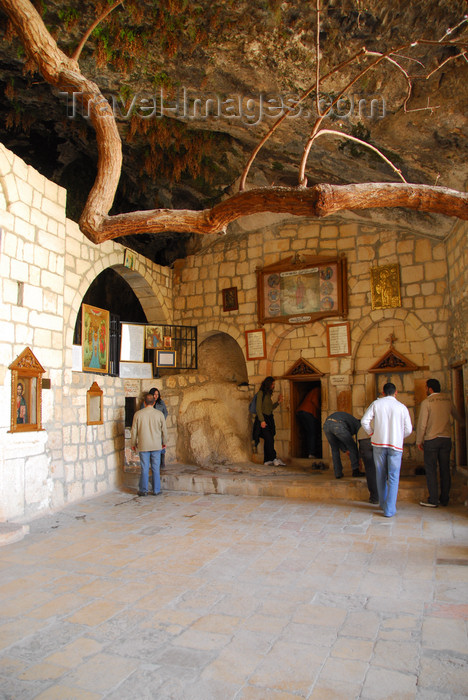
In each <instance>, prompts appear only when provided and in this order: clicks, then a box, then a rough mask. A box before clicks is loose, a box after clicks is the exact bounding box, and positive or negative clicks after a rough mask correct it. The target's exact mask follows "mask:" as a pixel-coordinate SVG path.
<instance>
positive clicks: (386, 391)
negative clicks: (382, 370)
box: [382, 382, 396, 396]
mask: <svg viewBox="0 0 468 700" xmlns="http://www.w3.org/2000/svg"><path fill="white" fill-rule="evenodd" d="M382 392H383V395H384V396H393V395H394V394H395V392H396V386H395V384H393V382H387V383H386V384H384V385H383V389H382Z"/></svg>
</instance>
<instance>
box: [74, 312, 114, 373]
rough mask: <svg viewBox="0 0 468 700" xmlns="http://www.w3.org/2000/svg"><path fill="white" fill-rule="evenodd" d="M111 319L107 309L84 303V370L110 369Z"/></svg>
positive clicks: (82, 321)
mask: <svg viewBox="0 0 468 700" xmlns="http://www.w3.org/2000/svg"><path fill="white" fill-rule="evenodd" d="M109 319H110V314H109V312H108V311H106V309H100V308H98V307H96V306H89V305H88V304H83V305H82V317H81V324H82V325H81V340H82V342H81V346H82V362H83V372H100V373H101V374H107V372H108V371H109Z"/></svg>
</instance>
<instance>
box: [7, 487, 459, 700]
mask: <svg viewBox="0 0 468 700" xmlns="http://www.w3.org/2000/svg"><path fill="white" fill-rule="evenodd" d="M0 600H1V608H0V698H3V699H8V700H29V699H32V698H35V699H40V700H56V699H66V700H100V699H101V698H106V700H143V699H146V698H148V699H150V698H151V699H154V698H155V699H157V700H169V699H172V700H215V699H216V700H231V699H232V700H234V699H235V700H265V699H271V700H297V698H313V699H314V700H325V699H327V700H328V699H329V700H339V699H341V698H343V700H350V699H352V698H363V699H369V700H377V699H378V700H380V699H384V698H392V699H398V700H403V699H405V700H406V699H408V700H411V699H412V698H418V699H419V698H421V699H422V698H424V699H425V700H449V699H450V700H457V699H459V698H466V697H468V640H467V620H468V510H467V508H466V507H464V506H454V507H449V508H445V509H444V508H438V509H425V508H421V507H419V506H418V505H417V504H414V503H407V502H403V503H400V504H399V511H398V514H397V516H396V517H395V518H391V519H387V518H384V517H383V516H382V515H381V513H380V511H378V509H376V507H375V506H371V505H369V504H368V503H365V502H361V503H359V502H357V503H356V502H354V503H347V502H343V501H341V502H327V503H319V502H314V501H306V500H288V499H285V498H252V497H245V496H229V495H209V496H203V495H202V496H201V495H199V494H187V493H182V492H165V493H164V494H163V495H162V496H159V497H156V498H155V497H149V496H148V497H146V498H137V497H134V495H133V494H130V493H126V492H122V491H120V492H119V491H114V492H112V493H110V494H106V495H104V496H99V497H97V498H94V499H92V500H89V501H86V502H84V503H81V504H79V505H75V506H73V507H69V508H67V509H66V510H64V511H62V512H60V513H57V514H55V515H53V516H48V517H46V518H41V519H38V520H36V521H34V522H32V523H30V534H29V535H27V536H26V537H25V538H24V539H23V540H22V541H20V542H17V543H14V544H9V545H7V546H4V547H1V548H0Z"/></svg>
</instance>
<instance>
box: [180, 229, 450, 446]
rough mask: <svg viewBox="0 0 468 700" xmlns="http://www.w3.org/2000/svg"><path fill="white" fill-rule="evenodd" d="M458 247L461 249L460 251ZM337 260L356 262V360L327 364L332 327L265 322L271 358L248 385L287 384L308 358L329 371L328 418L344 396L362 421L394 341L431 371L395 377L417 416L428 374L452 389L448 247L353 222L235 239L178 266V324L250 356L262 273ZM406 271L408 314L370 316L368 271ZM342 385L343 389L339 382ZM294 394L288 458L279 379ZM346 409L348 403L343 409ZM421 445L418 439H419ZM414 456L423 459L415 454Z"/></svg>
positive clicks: (279, 417) (253, 366)
mask: <svg viewBox="0 0 468 700" xmlns="http://www.w3.org/2000/svg"><path fill="white" fill-rule="evenodd" d="M456 246H457V243H454V249H455V248H456ZM296 253H298V254H303V255H323V256H326V255H328V256H334V255H336V254H339V253H344V254H345V255H346V258H347V261H348V293H349V298H348V299H349V314H348V320H349V322H350V330H351V354H350V355H349V356H345V357H339V358H329V357H328V352H327V342H326V325H327V323H333V322H334V321H337V319H336V318H334V319H329V320H327V319H325V320H322V321H317V322H315V323H309V324H305V325H302V326H297V325H294V326H293V327H290V326H288V325H287V324H278V323H267V324H265V329H266V338H267V358H266V359H265V360H260V361H248V362H247V361H246V367H247V372H248V377H249V382H250V383H251V384H254V385H255V387H256V388H258V385H259V383H260V382H261V380H262V379H263V378H264V377H265V376H266V375H268V374H272V375H274V376H275V377H278V378H281V377H282V375H284V374H286V373H287V371H288V369H289V368H290V367H291V366H292V365H293V364H294V362H296V360H298V359H299V358H300V357H301V356H302V357H303V358H304V359H306V360H308V361H309V362H310V363H312V364H313V365H314V367H316V368H317V369H318V370H319V371H320V372H323V373H324V377H323V380H322V412H323V415H322V419H324V418H325V417H326V415H327V414H328V413H330V412H332V411H334V410H338V409H340V408H342V406H343V403H342V400H343V393H344V394H348V397H346V396H345V397H344V398H345V399H346V400H347V401H348V405H349V410H351V411H352V412H353V413H354V414H355V415H357V416H358V417H360V416H361V415H362V413H363V411H364V410H365V408H366V406H367V405H368V404H369V403H370V402H371V401H372V400H373V399H374V398H375V397H376V395H377V391H378V389H379V388H380V387H381V385H382V384H383V383H384V381H386V380H387V376H385V379H384V378H382V380H381V381H379V379H378V378H377V379H376V377H375V375H372V374H370V373H369V372H368V369H369V368H370V367H371V366H372V365H373V364H374V363H375V362H376V361H377V360H378V359H379V358H380V357H381V356H382V355H383V354H384V353H385V352H386V351H387V349H388V348H389V345H390V344H389V337H390V334H391V333H394V335H395V336H396V338H397V340H396V341H395V347H396V348H397V350H398V351H399V352H401V353H403V354H405V355H406V356H407V357H408V358H409V359H410V360H411V361H413V362H414V363H415V364H417V365H418V366H421V367H423V368H424V369H421V370H420V371H418V372H412V373H411V375H404V374H403V373H400V374H394V375H392V376H391V377H390V379H391V380H392V381H395V383H396V384H397V386H398V388H399V389H400V394H401V397H402V399H403V400H404V402H405V403H407V405H408V406H409V408H410V412H412V413H413V418H414V405H415V396H416V395H417V394H418V392H415V386H417V384H418V382H419V383H420V382H421V381H422V382H423V381H424V378H425V377H426V378H427V377H428V376H435V377H437V378H439V379H440V380H441V381H442V383H443V385H444V386H447V384H448V380H449V374H448V370H447V357H448V354H449V347H448V327H449V318H450V307H451V298H450V294H449V287H448V271H447V255H446V248H445V244H444V243H443V242H438V241H436V240H429V239H426V238H420V237H417V236H415V235H413V234H412V233H411V232H408V231H406V230H401V231H400V230H394V229H391V228H387V227H385V226H382V225H377V224H376V225H362V224H358V223H353V222H350V219H349V218H347V217H335V218H333V219H331V218H327V219H326V220H325V221H322V222H316V221H307V220H303V219H292V220H290V221H282V222H279V223H276V224H271V223H270V224H269V225H268V226H267V227H265V228H264V229H257V230H255V231H252V232H251V233H250V234H247V233H242V234H240V235H238V236H236V235H234V234H230V235H228V236H226V237H224V238H222V239H220V238H217V239H216V240H214V241H212V242H210V244H209V245H207V247H206V249H205V250H204V252H203V253H202V254H200V253H198V254H197V255H196V256H191V257H189V258H187V259H186V260H185V261H180V263H179V264H178V266H177V267H176V271H175V272H176V274H175V278H174V314H175V322H180V323H190V324H197V325H198V327H199V341H200V342H201V341H202V340H203V339H204V338H205V337H208V336H210V335H213V334H215V333H219V332H222V333H227V334H229V335H230V336H231V337H232V338H234V339H235V340H236V341H237V342H238V344H239V346H240V348H241V349H242V351H243V353H244V356H245V340H244V332H245V330H250V329H253V328H256V327H257V323H258V322H257V316H256V308H257V284H256V275H255V270H256V268H257V267H263V266H265V265H269V264H271V263H273V262H277V261H278V260H281V259H284V258H288V257H290V256H292V255H294V254H296ZM389 263H399V266H400V273H401V297H402V306H401V308H396V309H384V310H372V305H371V286H370V268H371V267H374V266H380V265H386V264H389ZM227 287H237V288H238V299H239V309H238V311H232V312H229V313H224V312H223V311H222V292H221V290H222V289H224V288H227ZM337 375H338V376H339V378H340V379H342V382H341V383H340V384H339V385H336V383H335V382H334V378H335V377H336V376H337ZM277 385H279V388H280V389H281V390H282V391H283V393H284V394H285V396H286V400H285V402H284V404H283V405H282V406H281V407H280V408H279V409H278V410H277V411H276V413H275V415H276V422H277V438H276V441H277V445H278V448H279V451H280V453H281V454H282V455H287V454H288V452H289V447H290V445H289V441H290V422H291V415H290V401H289V398H290V397H289V395H288V392H289V382H288V381H286V380H281V379H279V381H277ZM345 405H346V404H345ZM413 442H414V438H413ZM407 450H408V454H409V456H411V457H414V458H415V459H419V457H418V455H417V454H416V452H417V451H416V450H414V449H413V448H412V447H411V440H410V441H409V447H408V448H407Z"/></svg>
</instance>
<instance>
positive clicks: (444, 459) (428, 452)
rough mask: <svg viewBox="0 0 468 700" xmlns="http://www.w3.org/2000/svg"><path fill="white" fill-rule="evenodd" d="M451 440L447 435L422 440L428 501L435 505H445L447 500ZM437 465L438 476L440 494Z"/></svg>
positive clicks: (448, 495) (449, 485)
mask: <svg viewBox="0 0 468 700" xmlns="http://www.w3.org/2000/svg"><path fill="white" fill-rule="evenodd" d="M451 450H452V440H451V439H450V438H449V437H438V438H434V439H433V440H425V441H424V468H425V470H426V482H427V489H428V491H429V503H432V504H433V505H435V506H438V505H439V502H440V503H441V505H443V506H446V505H447V504H448V502H449V497H450V487H451V486H452V476H451V474H450V452H451ZM437 465H438V466H439V476H440V495H439V484H438V479H437V477H438V474H437Z"/></svg>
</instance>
